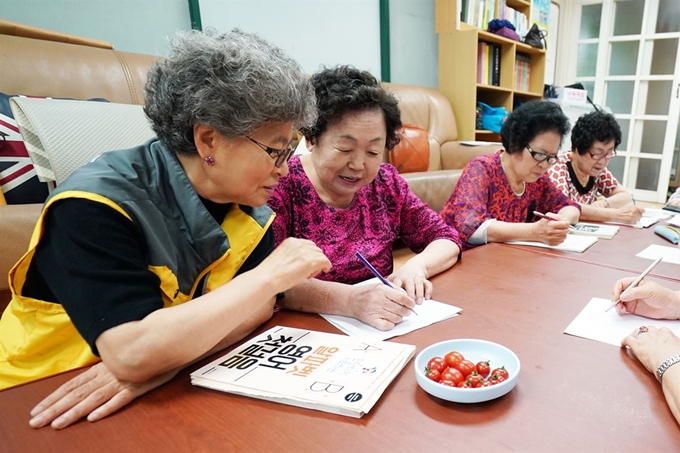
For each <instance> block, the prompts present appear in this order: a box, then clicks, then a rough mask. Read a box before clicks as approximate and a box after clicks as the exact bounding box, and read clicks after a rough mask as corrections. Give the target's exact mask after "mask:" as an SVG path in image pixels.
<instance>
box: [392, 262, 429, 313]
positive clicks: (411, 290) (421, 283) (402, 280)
mask: <svg viewBox="0 0 680 453" xmlns="http://www.w3.org/2000/svg"><path fill="white" fill-rule="evenodd" d="M387 279H388V280H389V281H390V282H392V284H393V285H394V286H397V287H399V288H404V289H405V290H406V294H408V296H409V297H410V298H411V299H413V300H414V301H415V302H416V304H418V305H420V304H422V303H423V300H424V299H429V298H430V297H431V296H432V283H431V282H430V281H429V280H428V279H427V276H426V274H425V271H424V270H423V269H422V268H420V267H419V266H417V265H414V264H411V263H406V264H404V266H402V267H401V268H400V269H399V270H398V271H396V272H393V273H392V275H390V276H389V277H387Z"/></svg>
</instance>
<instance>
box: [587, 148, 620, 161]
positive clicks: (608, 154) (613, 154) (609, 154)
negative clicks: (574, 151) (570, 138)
mask: <svg viewBox="0 0 680 453" xmlns="http://www.w3.org/2000/svg"><path fill="white" fill-rule="evenodd" d="M588 154H590V157H592V158H593V159H594V160H602V159H606V160H609V159H613V158H614V157H616V150H615V149H612V150H611V151H608V152H606V153H597V154H593V153H592V152H590V150H588Z"/></svg>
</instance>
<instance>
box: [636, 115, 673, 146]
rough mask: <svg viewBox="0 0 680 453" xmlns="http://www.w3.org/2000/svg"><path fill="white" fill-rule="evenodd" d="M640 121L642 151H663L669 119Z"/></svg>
mask: <svg viewBox="0 0 680 453" xmlns="http://www.w3.org/2000/svg"><path fill="white" fill-rule="evenodd" d="M640 123H641V128H642V141H641V142H640V152H641V153H649V154H661V153H663V143H664V138H665V137H666V127H667V121H655V120H645V121H640Z"/></svg>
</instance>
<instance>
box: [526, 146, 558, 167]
mask: <svg viewBox="0 0 680 453" xmlns="http://www.w3.org/2000/svg"><path fill="white" fill-rule="evenodd" d="M524 147H525V148H526V149H527V151H529V154H531V157H533V158H534V160H535V161H536V162H547V163H548V165H551V166H552V165H555V162H557V156H549V155H547V154H543V153H539V152H538V151H534V150H533V149H532V148H531V146H529V145H524Z"/></svg>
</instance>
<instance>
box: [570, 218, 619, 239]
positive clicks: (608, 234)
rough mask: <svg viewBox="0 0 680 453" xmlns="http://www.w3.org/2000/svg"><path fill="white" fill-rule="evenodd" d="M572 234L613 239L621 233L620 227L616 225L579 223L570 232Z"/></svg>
mask: <svg viewBox="0 0 680 453" xmlns="http://www.w3.org/2000/svg"><path fill="white" fill-rule="evenodd" d="M569 232H570V233H571V234H580V235H583V236H597V237H599V238H602V239H611V238H613V237H614V236H616V233H618V232H619V227H617V226H615V225H597V224H595V223H583V222H579V223H577V224H576V225H574V226H572V227H571V229H570V230H569Z"/></svg>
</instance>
